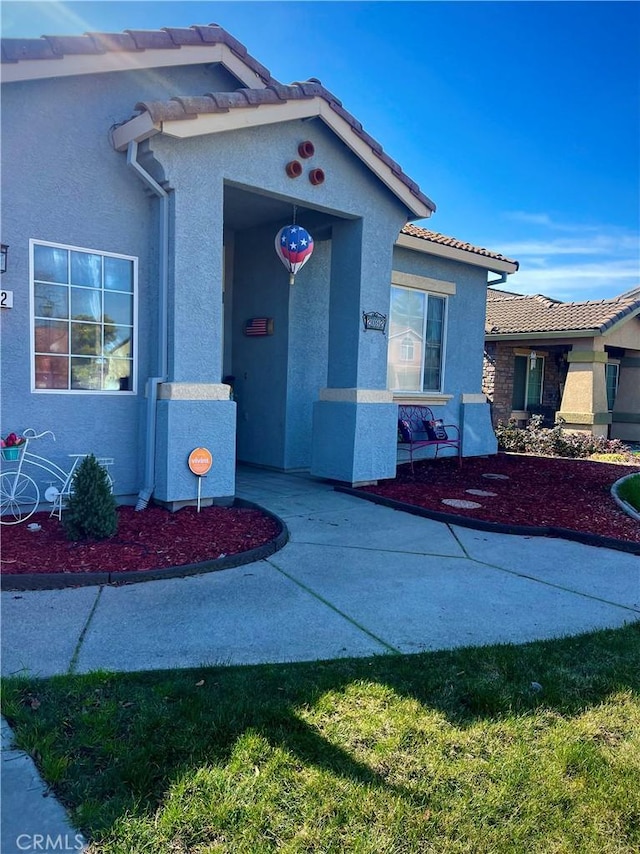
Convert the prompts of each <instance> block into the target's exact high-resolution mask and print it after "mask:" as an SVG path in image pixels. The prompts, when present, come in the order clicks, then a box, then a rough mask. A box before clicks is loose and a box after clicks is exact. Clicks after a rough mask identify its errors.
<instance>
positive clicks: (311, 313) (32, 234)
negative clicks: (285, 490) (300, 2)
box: [1, 64, 488, 505]
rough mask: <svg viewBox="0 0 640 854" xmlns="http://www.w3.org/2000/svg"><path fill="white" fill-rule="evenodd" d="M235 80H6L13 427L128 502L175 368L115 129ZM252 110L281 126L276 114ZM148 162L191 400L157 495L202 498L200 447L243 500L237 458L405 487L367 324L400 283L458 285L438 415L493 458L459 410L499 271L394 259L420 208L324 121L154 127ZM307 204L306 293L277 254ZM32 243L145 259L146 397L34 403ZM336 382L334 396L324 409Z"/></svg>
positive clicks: (175, 347)
mask: <svg viewBox="0 0 640 854" xmlns="http://www.w3.org/2000/svg"><path fill="white" fill-rule="evenodd" d="M238 86H239V84H238V82H237V80H235V78H233V77H232V75H231V74H230V73H229V72H228V71H226V70H224V69H223V68H216V67H215V66H210V65H204V64H203V65H201V66H190V67H174V68H167V69H153V70H149V71H138V72H135V71H128V72H118V73H108V74H99V75H81V76H76V77H64V78H54V79H45V80H34V81H28V82H20V83H11V84H6V85H4V86H3V93H2V98H3V100H2V108H3V122H2V181H3V191H2V214H3V217H2V219H3V224H2V241H3V243H7V244H9V245H10V247H11V248H10V256H9V259H10V260H9V269H8V272H7V273H6V274H5V275H3V281H2V284H3V287H4V288H6V289H8V290H12V291H13V292H14V308H13V309H11V310H8V311H4V312H2V315H1V322H2V341H1V344H2V395H3V402H2V425H1V430H2V432H3V433H6V432H9V431H10V430H15V431H17V432H19V431H21V430H23V429H24V428H26V427H33V428H35V429H36V430H38V431H41V430H45V429H51V430H53V431H54V432H55V434H56V442H55V443H53V442H50V441H47V445H46V448H45V445H44V441H43V444H42V448H41V450H42V451H44V452H45V454H46V455H47V456H50V457H52V458H53V459H54V460H55V461H57V462H58V463H60V464H62V465H63V466H64V465H66V464H67V462H68V454H71V453H88V452H93V453H96V454H97V455H100V456H107V457H113V458H114V459H115V465H114V467H113V469H112V473H113V475H114V478H115V483H116V488H115V491H116V494H117V495H118V497H119V498H120V499H121V500H133V499H135V497H136V495H137V493H138V492H139V491H140V489H141V488H142V487H143V479H144V478H145V473H144V461H145V437H146V424H147V419H148V416H149V412H148V407H147V400H146V392H147V380H148V379H149V378H150V377H157V376H159V371H160V365H161V364H162V360H161V358H160V354H159V352H158V341H159V340H160V326H159V322H160V321H159V317H158V303H159V300H158V294H159V281H158V280H159V251H160V246H159V202H158V199H157V198H155V197H154V196H152V195H151V194H150V193H149V192H148V191H147V190H146V189H145V187H144V186H143V184H142V182H141V181H140V180H139V179H138V177H136V176H135V175H134V173H133V172H132V171H131V170H130V169H129V168H128V167H127V164H126V155H125V154H124V153H122V152H116V151H115V150H114V149H113V147H112V144H111V140H110V129H111V128H113V127H114V126H115V125H117V124H119V123H122V122H123V121H126V120H127V119H129V118H130V117H131V115H132V114H133V110H134V107H135V104H136V103H137V102H139V101H145V100H156V99H162V100H165V99H167V98H170V97H172V96H175V95H180V94H185V95H194V94H201V93H204V92H211V91H225V90H226V91H229V90H230V89H233V88H238ZM255 109H256V113H255V115H256V116H260V115H261V113H260V110H269V111H270V112H269V116H272V115H273V109H272V108H271V107H266V106H265V107H257V108H255ZM276 109H277V108H276ZM197 121H198V120H197V119H196V120H194V122H193V124H192V126H193V127H196V126H197V124H196V123H197ZM187 124H190V123H187ZM306 139H309V140H311V141H312V142H313V145H314V147H315V153H314V155H313V156H312V157H311V158H309V159H305V160H304V162H303V174H302V176H300V177H299V178H297V179H291V178H289V177H288V176H287V174H286V171H285V167H286V164H287V163H288V162H289V161H290V160H292V159H297V157H298V155H297V149H298V145H299V143H300V142H302V141H303V140H306ZM139 157H140V160H141V161H142V163H143V164H144V168H145V169H148V170H149V171H150V172H151V173H152V174H153V175H154V176H155V178H156V179H157V180H159V181H161V182H162V184H163V186H164V187H165V188H166V189H167V191H168V194H169V196H168V199H169V201H168V206H169V220H170V223H169V232H170V241H169V242H170V246H169V257H168V280H169V281H168V306H167V321H168V328H167V332H168V375H167V376H166V378H165V379H166V380H167V381H168V382H170V383H172V384H174V386H175V388H172V389H170V390H169V392H170V393H169V392H168V397H163V398H162V399H161V400H160V401H159V402H158V405H157V419H156V424H157V445H156V454H155V463H156V483H155V486H156V493H155V495H156V497H157V498H158V499H159V500H162V501H166V502H167V503H168V504H174V505H176V504H179V503H180V502H182V501H185V500H189V499H190V498H192V497H193V495H192V494H191V493H192V492H193V485H194V481H193V479H192V477H191V476H190V475H189V473H188V472H187V471H186V470H185V454H187V453H188V451H189V450H190V449H191V448H192V447H195V446H196V445H198V444H204V445H207V446H209V447H210V448H211V450H212V451H213V453H214V469H215V470H214V472H212V475H211V476H209V477H208V478H207V479H206V484H204V483H203V486H205V487H206V488H205V490H204V492H203V495H204V496H206V497H212V498H225V499H226V498H228V497H229V496H231V495H232V494H233V492H234V488H235V483H234V477H235V461H236V447H237V453H238V458H239V459H241V460H245V461H248V462H252V463H256V464H259V465H264V466H269V467H273V468H278V469H285V470H287V469H289V470H290V469H305V468H309V467H310V466H311V467H312V468H313V469H314V472H315V473H317V474H321V475H323V476H326V477H331V478H333V479H336V480H343V481H350V482H354V481H361V480H373V479H380V478H384V477H391V476H392V475H393V472H394V471H395V451H396V448H395V432H396V407H395V405H394V404H393V403H390V402H389V396H388V395H385V394H384V392H385V389H386V373H387V345H388V339H387V337H386V336H385V335H383V334H381V333H379V332H373V331H365V330H364V329H363V323H362V313H363V312H364V311H367V312H369V311H378V312H381V313H382V314H388V311H389V295H390V283H391V275H392V270H398V271H401V272H405V273H413V274H417V275H421V276H426V277H430V278H434V279H442V280H445V281H451V282H455V283H456V288H457V290H456V294H455V295H454V296H451V297H450V298H449V300H448V326H447V341H446V349H445V357H446V361H445V372H444V388H443V391H444V393H445V394H447V395H452V398H451V400H450V402H449V403H447V405H446V406H443V407H442V409H443V413H444V416H445V417H446V418H447V419H450V420H452V421H454V422H455V423H461V424H463V428H464V430H465V431H466V434H465V435H467V437H468V438H467V446H466V447H469V448H470V449H472V450H471V452H473V453H477V452H481V449H482V448H484V447H488V445H487V442H486V441H485V439H484V438H483V435H484V434H486V432H487V423H488V422H487V419H486V418H485V413H484V412H483V411H482V410H481V409H478V408H476V409H473V410H471V409H469V410H468V411H467V410H466V409H463V408H462V395H463V394H477V393H480V391H481V377H482V350H483V326H484V312H485V298H486V271H484V270H482V269H481V268H479V267H474V266H471V265H467V264H464V263H460V262H457V261H450V260H447V259H441V258H437V257H434V256H431V255H426V254H423V253H419V252H414V251H411V250H408V249H404V248H397V247H396V248H394V242H395V240H396V239H397V236H398V233H399V231H400V228H401V227H402V225H403V224H404V223H405V222H406V218H407V215H408V213H409V211H408V209H407V208H406V207H405V206H404V205H403V204H402V202H401V201H400V200H399V198H398V197H397V196H396V195H394V193H392V192H391V190H390V189H389V188H388V187H387V186H386V185H385V184H384V183H383V182H382V181H381V180H380V178H378V177H377V176H376V175H375V174H374V173H373V172H372V170H371V169H370V168H369V166H368V165H367V164H365V163H363V162H362V161H361V160H360V159H359V158H358V157H357V156H356V154H355V153H354V152H353V151H352V150H351V149H350V148H349V147H348V146H347V145H346V144H345V143H344V142H343V141H342V140H341V139H339V138H338V136H337V135H336V134H335V133H334V132H333V131H332V130H331V129H329V128H328V127H327V126H326V125H325V124H324V123H323V122H322V120H320V119H313V120H310V121H300V120H291V121H283V122H279V123H274V124H263V125H260V126H257V127H251V128H244V129H240V130H233V131H225V132H220V133H215V134H209V135H202V136H194V137H191V138H185V139H178V138H174V137H169V136H168V135H163V134H158V135H155V136H153V137H151V138H150V139H148V140H147V141H145V142H144V143H142V144H141V145H140V148H139ZM312 168H320V169H322V170H323V172H324V175H325V180H324V182H323V183H321V184H320V185H318V186H314V185H312V184H311V183H310V181H309V178H308V175H309V171H310V170H311V169H312ZM233 193H235V194H236V195H235V196H234V198H236V199H237V198H239V197H240V198H245V197H244V196H241V195H240V194H241V193H246V200H247V201H246V204H247V222H246V224H245V223H244V222H243V221H242V219H241V217H238V214H237V210H236V211H235V213H234V214H233V221H232V214H231V213H229V211H228V210H225V198H226V199H227V202H229V199H230V197H231V195H232V194H233ZM258 198H260V200H261V201H264V200H265V199H266V200H268V203H269V205H271V208H269V205H267V209H268V210H271V211H275V213H274V214H273V218H272V219H271V220H268V219H267V221H265V219H264V218H263V219H262V220H259V218H258V220H256V221H254V220H253V219H252V213H253V211H252V208H251V200H252V199H254V200H255V199H258ZM294 206H296V207H297V209H298V213H297V219H298V222H300V223H301V224H302V225H305V218H309V221H310V222H312V223H315V224H316V225H317V227H318V232H317V234H316V235H314V236H315V237H316V247H315V252H314V254H313V256H312V257H311V259H310V261H309V262H308V263H307V265H306V266H305V267H304V269H303V270H302V271H301V272H300V273H299V274H298V276H297V277H296V283H295V285H293V286H290V285H289V282H288V274H287V272H286V271H285V269H284V267H283V266H282V265H281V263H280V261H279V259H278V258H277V256H276V253H275V251H274V245H273V241H274V237H275V234H276V232H277V230H278V229H279V228H280V227H281V226H282V225H284V224H287V221H289V222H290V221H292V220H293V215H294ZM257 207H260V206H257ZM289 211H290V214H289V213H288V212H289ZM309 230H310V231H311V233H312V235H313V234H314V226H313V225H310V226H309ZM30 239H35V240H41V241H47V242H52V243H59V244H63V245H67V246H75V247H80V248H83V249H90V250H96V251H99V252H109V253H116V254H124V255H128V256H133V257H135V258H137V259H138V281H137V319H138V323H137V329H136V339H135V356H136V363H135V365H134V370H135V383H134V388H133V389H132V390H131V391H130V392H118V393H111V394H99V393H88V392H82V393H51V392H48V393H34V392H32V391H31V381H30V367H31V352H30V347H31V344H30V335H29V330H30V293H29V241H30ZM261 316H264V317H270V318H273V320H274V334H273V335H272V336H268V337H265V338H248V337H246V336H244V335H243V327H244V323H245V322H246V320H248V319H249V318H251V317H261ZM227 373H232V374H233V375H234V376H235V377H236V380H235V396H236V401H235V402H233V401H227V400H224V399H220V398H221V395H223V391H222V390H221V389H220V388H219V387H218V388H216V389H214V388H213V386H216V385H217V384H219V383H220V382H221V380H222V377H223V375H224V374H227ZM323 389H328V390H329V392H332V393H330V394H329V395H328V396H327V397H326V398H323V399H320V398H321V397H322V392H323ZM335 390H339V391H342V390H350V391H349V393H348V394H345V395H340V394H334V393H333V392H335ZM355 390H372V391H375V392H376V393H378V394H374V395H372V396H369V397H367V396H366V395H358V394H356V393H355ZM174 392H175V396H173V395H174ZM351 392H354V393H353V394H351ZM374 399H375V401H376V402H373V400H374ZM365 401H366V402H365ZM439 414H440V413H439ZM463 422H464V423H463ZM479 449H480V450H479ZM33 450H37V448H34V449H33ZM146 485H149V484H146Z"/></svg>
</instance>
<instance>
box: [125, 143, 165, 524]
mask: <svg viewBox="0 0 640 854" xmlns="http://www.w3.org/2000/svg"><path fill="white" fill-rule="evenodd" d="M137 158H138V143H137V142H136V141H135V140H132V141H131V142H130V143H129V145H128V147H127V166H129V167H130V168H131V169H133V171H134V172H135V173H136V174H137V175H138V177H139V178H140V180H141V181H142V183H143V184H144V185H145V186H146V187H147V188H148V189H149V190H151V192H152V193H154V194H155V195H156V196H157V197H158V199H159V200H160V202H159V204H160V235H159V238H160V247H159V257H158V274H159V275H158V278H159V280H160V294H159V299H158V333H159V334H158V358H157V363H158V376H155V377H149V378H148V380H147V418H146V436H145V461H144V486H143V487H142V489H141V491H140V493H139V494H138V502H137V504H136V510H144V509H145V508H146V507H147V506H148V504H149V500H150V499H151V496H152V495H153V490H154V488H155V480H156V404H157V401H158V387H159V385H160V384H161V383H163V382H165V381H166V379H167V375H168V352H167V342H168V320H167V303H168V290H169V195H168V193H167V191H166V190H164V189H163V188H162V187H161V186H160V184H158V182H157V181H156V180H155V179H154V178H152V176H151V175H150V174H149V173H148V172H147V171H146V169H144V168H143V167H142V166H141V165H140V163H138V159H137Z"/></svg>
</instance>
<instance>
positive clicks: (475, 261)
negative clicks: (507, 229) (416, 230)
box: [396, 234, 518, 273]
mask: <svg viewBox="0 0 640 854" xmlns="http://www.w3.org/2000/svg"><path fill="white" fill-rule="evenodd" d="M396 246H400V247H402V248H404V249H413V250H415V251H416V252H424V253H425V254H426V255H436V256H437V257H439V258H448V259H449V260H451V261H462V262H463V263H465V264H471V265H472V266H474V267H482V269H483V270H490V271H491V272H493V273H515V272H516V271H517V269H518V265H517V264H513V263H511V262H510V261H500V260H499V259H497V258H488V257H487V256H486V255H479V254H478V253H477V252H469V251H468V250H466V249H457V248H456V247H455V246H445V245H443V244H442V243H434V242H433V241H431V240H426V239H425V238H422V237H413V236H412V235H410V234H400V235H399V236H398V239H397V240H396Z"/></svg>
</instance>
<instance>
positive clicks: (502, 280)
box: [487, 273, 507, 288]
mask: <svg viewBox="0 0 640 854" xmlns="http://www.w3.org/2000/svg"><path fill="white" fill-rule="evenodd" d="M506 281H507V274H506V273H502V274H501V275H500V278H499V279H488V280H487V287H488V288H489V287H492V286H493V285H504V283H505V282H506Z"/></svg>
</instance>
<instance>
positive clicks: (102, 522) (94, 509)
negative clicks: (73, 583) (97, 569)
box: [62, 454, 118, 540]
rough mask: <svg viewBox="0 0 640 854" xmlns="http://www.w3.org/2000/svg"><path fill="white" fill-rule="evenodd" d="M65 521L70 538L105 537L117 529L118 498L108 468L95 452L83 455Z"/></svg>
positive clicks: (96, 538) (103, 538)
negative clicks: (112, 491) (101, 463)
mask: <svg viewBox="0 0 640 854" xmlns="http://www.w3.org/2000/svg"><path fill="white" fill-rule="evenodd" d="M62 524H63V526H64V530H65V533H66V535H67V539H69V540H106V539H107V538H108V537H112V536H113V535H114V534H115V532H116V531H117V530H118V515H117V513H116V500H115V498H114V497H113V495H112V493H111V488H110V485H109V479H108V477H107V472H106V470H105V469H104V468H103V467H102V466H101V465H100V463H99V462H98V461H97V459H96V458H95V457H94V456H93V454H89V456H88V457H85V458H84V460H83V461H82V462H81V463H80V465H79V466H78V468H77V470H76V473H75V475H74V476H73V483H72V492H71V495H70V497H69V504H68V507H67V509H66V511H65V512H64V513H63V515H62Z"/></svg>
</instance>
